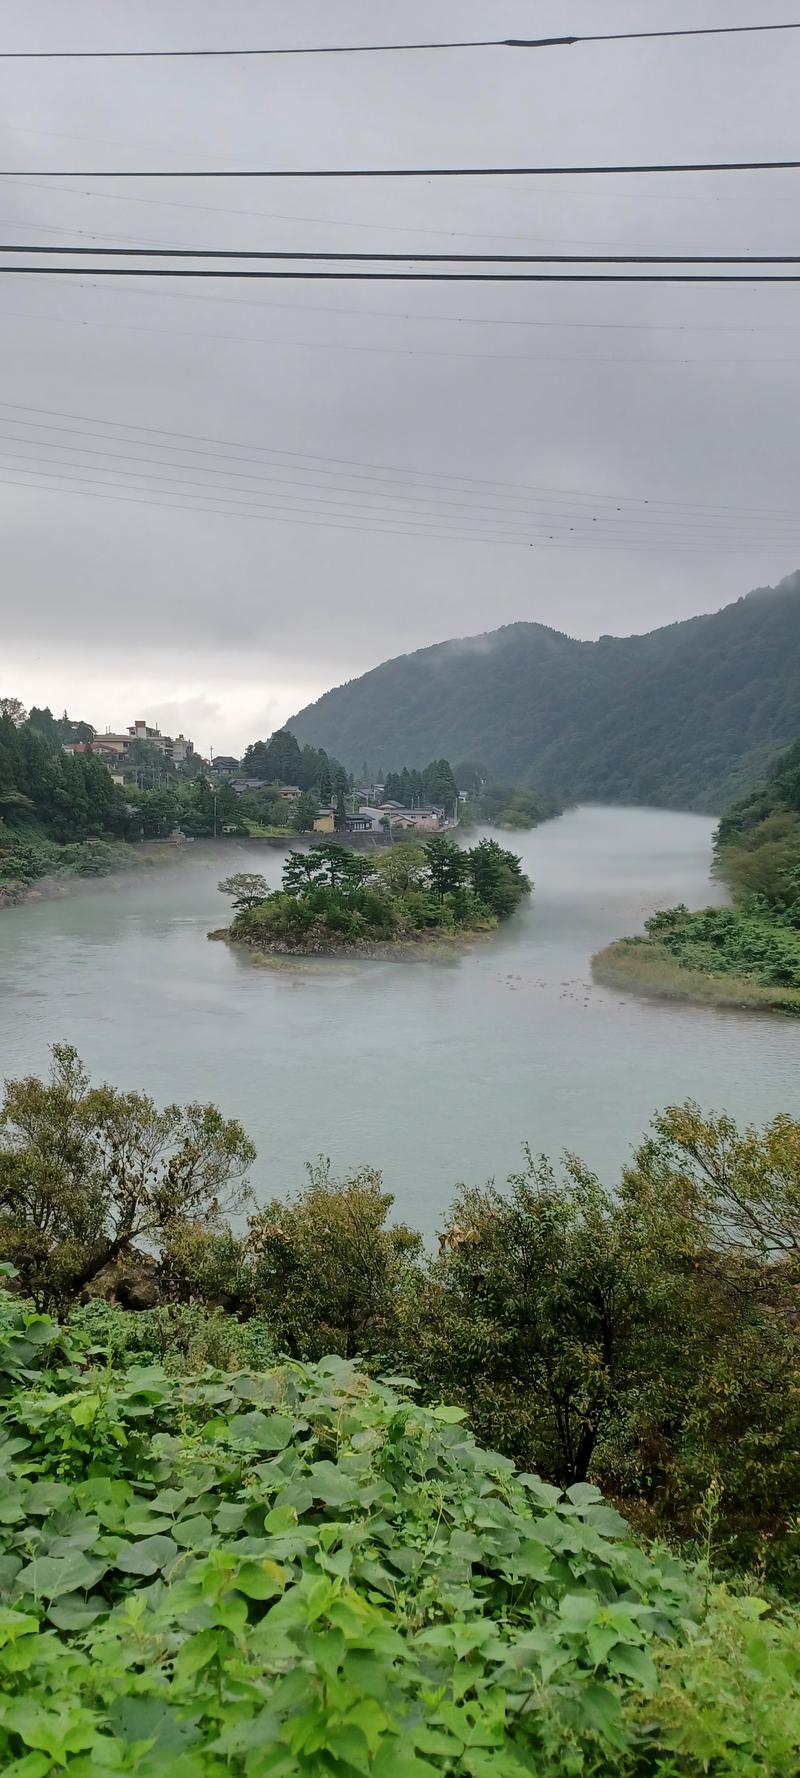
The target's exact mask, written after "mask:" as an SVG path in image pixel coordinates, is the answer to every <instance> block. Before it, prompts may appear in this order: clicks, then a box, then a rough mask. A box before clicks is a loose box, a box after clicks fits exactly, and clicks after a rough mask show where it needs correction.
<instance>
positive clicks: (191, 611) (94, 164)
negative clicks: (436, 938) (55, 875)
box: [0, 0, 800, 752]
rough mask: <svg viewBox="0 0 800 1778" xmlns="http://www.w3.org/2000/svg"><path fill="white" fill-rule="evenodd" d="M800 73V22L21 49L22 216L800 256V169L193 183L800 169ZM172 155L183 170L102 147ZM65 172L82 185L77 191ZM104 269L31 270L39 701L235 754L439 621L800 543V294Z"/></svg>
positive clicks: (547, 603)
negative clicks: (488, 40)
mask: <svg viewBox="0 0 800 1778" xmlns="http://www.w3.org/2000/svg"><path fill="white" fill-rule="evenodd" d="M789 10H791V9H789ZM786 12H787V8H786V5H785V0H758V5H756V4H755V0H669V4H667V0H661V4H656V0H650V3H649V4H648V5H647V6H645V5H644V4H643V0H403V5H402V6H400V5H398V4H390V3H389V0H297V3H296V4H293V5H292V6H289V5H287V4H285V3H283V4H281V3H279V0H227V4H226V5H225V7H224V8H221V7H220V6H219V5H218V4H216V3H215V4H211V0H191V4H189V0H159V4H157V5H156V4H155V3H151V0H138V4H137V5H136V7H134V8H131V7H130V6H129V5H127V4H123V0H71V3H70V5H69V7H68V8H67V7H65V6H64V5H63V0H30V3H29V4H28V5H26V6H25V7H19V8H14V9H11V10H7V13H6V16H5V18H4V22H3V30H2V43H0V48H4V49H5V50H12V49H15V50H36V49H38V50H42V49H51V50H52V49H58V48H61V49H88V48H95V49H97V48H149V49H158V48H162V49H163V48H172V49H175V48H192V47H195V48H196V47H230V46H232V45H233V46H235V45H239V46H245V45H248V44H250V45H257V44H261V45H268V44H272V45H281V44H283V45H288V44H295V45H298V44H308V45H310V44H313V43H315V42H316V43H332V42H341V43H345V42H352V43H356V42H358V41H361V42H365V41H372V42H375V41H391V40H393V39H394V40H401V39H411V40H414V39H426V40H432V39H436V38H437V37H445V38H447V37H452V36H456V37H472V36H475V37H484V36H507V35H508V36H514V35H517V36H518V35H528V36H530V35H532V34H535V35H547V34H555V33H563V32H565V31H569V32H575V33H580V32H590V31H615V30H626V29H627V30H635V29H642V28H644V29H655V28H657V27H658V26H659V25H663V26H669V27H671V28H672V29H675V28H677V27H679V26H681V25H685V26H687V27H695V28H696V27H698V26H699V25H701V24H706V25H723V24H736V23H741V24H744V23H748V22H754V21H758V22H759V23H762V24H764V23H768V22H770V21H774V22H780V21H781V20H782V18H784V17H785V16H786ZM799 71H800V32H798V33H796V34H789V33H787V34H783V33H779V32H776V33H774V34H764V35H763V36H741V37H730V38H725V37H717V38H713V37H712V38H707V39H702V38H695V39H690V40H683V41H681V40H680V39H678V40H673V41H666V42H665V41H660V42H656V43H653V42H650V43H647V42H638V43H630V42H629V43H616V44H606V45H601V44H586V45H577V46H575V47H573V48H570V49H563V50H550V51H546V52H545V51H543V52H532V51H529V52H520V51H517V52H514V51H510V50H504V49H482V50H474V51H473V50H463V51H452V52H446V53H445V52H443V53H438V54H435V55H434V54H431V55H427V56H426V55H422V54H411V53H409V54H404V55H391V56H383V57H382V56H378V55H375V56H372V55H364V56H358V57H354V58H348V57H345V56H342V57H329V58H326V57H319V58H316V57H312V56H308V57H300V58H297V59H296V60H294V59H291V58H288V57H287V58H277V59H275V60H272V61H270V60H259V59H256V58H254V59H248V60H245V59H233V60H211V59H209V60H204V61H203V60H197V61H180V60H172V61H140V62H137V61H122V62H114V61H99V62H98V61H95V62H81V61H69V62H67V61H62V62H47V61H24V60H19V61H15V60H9V61H0V168H1V169H2V173H0V232H1V233H2V239H3V240H4V241H5V242H6V243H8V242H20V243H26V244H37V245H39V246H47V245H49V246H53V245H56V244H61V245H67V244H72V245H73V246H75V245H81V246H84V247H94V248H96V249H97V250H98V251H99V250H100V249H101V248H102V246H103V245H104V244H105V245H106V246H107V247H110V246H133V245H137V244H138V245H145V246H153V245H162V246H184V247H217V248H229V249H231V248H233V249H237V248H238V249H246V248H249V249H254V248H262V249H263V248H272V249H295V250H298V251H299V250H314V249H317V250H320V251H332V250H338V251H340V252H341V251H353V252H364V251H366V250H369V249H371V250H373V251H375V252H379V251H384V252H387V251H389V252H398V251H403V250H405V251H408V252H418V253H419V252H432V251H438V252H442V253H445V252H460V253H525V252H532V253H559V252H561V253H577V254H580V253H590V252H595V253H596V252H599V251H602V252H607V253H629V252H633V253H684V254H685V253H689V254H692V253H725V252H731V253H737V254H750V253H762V254H765V253H778V254H780V253H790V252H792V251H793V250H796V230H794V229H793V228H792V226H791V225H792V223H793V221H794V219H795V217H796V208H797V190H798V180H800V173H797V172H775V173H761V174H756V173H750V174H748V173H742V174H738V173H737V174H733V173H729V174H716V175H712V174H709V175H706V174H703V175H693V174H682V175H681V174H678V175H675V174H672V175H668V174H664V175H659V176H646V175H627V176H613V177H600V178H598V177H591V176H588V175H583V176H578V175H571V176H569V177H565V178H554V177H550V178H547V177H539V178H517V179H505V180H504V179H501V178H492V179H489V178H487V179H469V178H461V179H457V180H455V179H454V180H426V179H424V178H417V179H408V180H397V181H385V182H381V181H379V180H358V181H347V180H345V179H342V180H299V179H295V180H291V179H287V180H274V181H258V180H254V179H241V180H224V181H205V182H204V181H200V180H192V179H191V178H190V177H189V173H190V172H191V170H192V168H195V169H196V168H199V167H203V166H205V167H209V166H217V167H226V168H242V167H247V166H250V167H254V166H255V167H257V166H262V167H265V166H273V167H295V168H296V167H302V166H317V167H321V166H329V167H345V166H347V165H351V166H353V165H358V164H362V165H373V166H374V165H377V166H384V167H389V166H392V165H394V166H399V165H406V166H407V165H412V166H415V165H420V166H422V165H426V164H428V165H431V164H438V165H458V164H465V163H466V164H471V165H476V164H477V165H486V166H499V165H503V164H505V165H508V164H515V163H516V164H520V163H522V164H530V163H536V164H542V163H544V164H550V165H553V164H564V163H566V164H569V165H573V164H575V163H578V164H581V163H582V164H588V163H597V162H600V163H603V162H614V163H617V162H626V161H634V162H653V161H659V160H662V161H676V160H677V161H680V160H746V159H781V158H787V157H790V156H793V155H794V156H796V155H797V149H798V143H797V131H796V115H797V104H796V95H797V84H798V72H799ZM146 167H151V168H165V169H169V170H172V169H174V170H175V177H174V179H169V180H158V181H152V182H147V181H145V180H141V179H139V180H136V179H131V180H126V181H119V180H110V181H105V182H103V181H100V182H95V183H93V182H92V179H91V177H90V175H91V173H92V172H97V171H99V170H101V169H103V168H106V169H108V168H117V169H124V168H131V169H140V170H141V169H142V168H146ZM56 169H66V170H70V171H72V172H74V173H75V174H76V177H74V178H70V179H65V180H63V181H60V182H57V183H56V182H55V181H53V180H52V178H51V179H48V177H47V175H48V173H50V174H52V173H53V171H54V170H56ZM77 175H80V177H78V176H77ZM39 259H40V262H41V256H39ZM17 262H18V263H19V262H20V256H19V255H18V256H17ZM12 263H14V260H13V257H12V256H10V255H9V254H8V253H0V265H5V266H7V265H10V264H12ZM23 263H24V261H23ZM45 263H47V261H45ZM50 263H54V262H53V261H51V262H50ZM62 263H63V261H62ZM66 263H67V264H78V263H79V261H77V260H74V259H73V260H67V262H66ZM93 263H94V262H93V260H92V258H91V257H90V258H89V259H88V261H87V262H86V264H85V270H84V271H83V272H82V275H81V276H80V277H64V278H58V277H29V276H16V275H15V276H13V277H9V276H6V277H2V276H0V328H1V329H2V335H1V336H0V337H2V341H3V348H2V376H1V377H0V536H1V537H2V546H3V571H2V582H1V583H0V584H2V662H1V663H0V666H1V671H0V692H2V693H3V694H5V695H16V696H19V697H21V698H22V699H23V700H24V701H25V702H26V703H28V704H30V703H32V702H35V703H37V704H40V705H41V704H45V703H49V704H50V705H51V706H52V708H53V709H54V710H56V711H57V712H60V711H61V710H62V709H63V708H64V707H65V706H66V707H68V709H69V711H70V714H72V715H75V716H79V717H81V718H83V719H86V720H89V721H91V722H93V723H94V724H95V725H96V726H97V727H98V728H106V727H111V728H114V729H118V728H119V727H121V726H127V725H128V724H129V723H130V722H132V721H133V720H134V718H135V717H144V718H145V719H146V720H147V721H148V722H153V723H158V724H159V725H160V726H161V728H162V729H163V730H164V731H165V732H177V731H178V730H183V732H185V733H187V734H189V735H190V736H191V737H192V738H193V739H194V741H195V745H196V746H198V747H199V748H200V749H201V750H202V751H203V752H207V751H208V748H209V747H210V746H213V747H214V750H215V751H216V752H229V751H234V752H238V751H240V750H241V749H242V748H243V747H244V745H245V744H246V743H247V742H248V741H249V740H252V739H254V738H256V737H258V736H263V735H268V734H269V733H270V732H271V731H272V730H273V729H274V728H275V727H277V726H279V725H280V724H281V723H283V722H284V721H285V720H286V719H287V718H288V717H289V716H290V715H291V714H292V712H293V711H295V710H297V709H298V708H299V707H300V706H302V705H303V704H305V703H306V702H308V701H309V700H310V699H312V698H313V697H315V696H317V695H319V694H320V693H321V692H323V691H324V690H326V689H327V688H328V687H330V686H332V685H336V684H339V683H341V682H342V681H343V680H346V679H350V678H354V677H356V676H357V675H358V674H360V673H362V672H364V671H365V670H366V669H368V668H369V667H371V666H374V665H376V664H377V663H378V662H379V661H381V660H384V659H386V658H388V657H391V656H393V655H397V654H402V653H406V652H408V651H409V650H412V649H415V648H419V647H423V646H425V645H426V644H428V643H432V642H436V641H440V640H443V639H444V638H447V637H452V636H458V635H468V634H473V633H476V632H480V631H484V630H489V629H493V628H495V627H496V626H498V625H500V624H504V623H511V622H516V621H518V620H520V619H527V620H536V621H539V622H542V623H546V624H550V625H553V626H554V627H556V628H559V629H563V630H566V631H568V632H569V633H570V634H572V635H575V636H582V637H594V636H597V635H600V634H608V633H610V634H629V633H631V632H633V631H644V630H648V629H652V628H654V627H656V626H658V625H661V624H665V623H671V622H673V621H675V620H677V619H680V618H684V617H687V616H690V615H692V614H694V613H697V612H703V611H711V610H715V609H717V608H719V606H721V605H723V604H726V603H728V602H730V601H731V600H733V599H736V598H739V597H740V596H741V595H743V594H745V593H746V592H748V591H749V590H750V589H751V588H752V587H754V586H759V585H767V584H772V583H774V582H776V581H777V580H779V579H781V578H782V576H784V575H785V574H788V573H790V572H792V571H793V570H794V569H796V568H797V567H798V565H800V515H797V514H796V504H797V483H798V425H797V412H798V391H799V390H800V310H798V301H797V292H798V289H800V286H792V285H784V286H781V285H777V286H776V287H775V288H774V289H767V288H765V287H764V286H763V285H762V286H757V285H752V284H742V285H736V284H731V285H716V286H715V285H705V286H700V287H698V288H697V289H687V288H685V287H683V286H681V285H670V284H667V285H663V286H661V287H659V286H657V285H653V284H640V285H636V284H632V285H628V286H625V285H605V286H603V285H592V284H588V283H587V284H578V285H572V286H570V285H564V284H558V283H555V284H552V285H550V286H547V285H536V284H528V285H526V284H521V285H520V286H519V288H514V287H513V286H509V285H507V284H502V283H496V284H489V285H487V287H486V288H485V289H483V288H479V287H477V286H475V285H474V284H458V283H451V284H440V283H433V284H416V283H415V284H411V285H410V286H409V287H407V288H401V287H400V286H399V285H398V284H392V283H380V282H377V283H374V282H373V283H366V282H365V283H351V282H330V283H325V282H319V283H314V282H307V283H299V282H292V281H285V282H275V283H271V282H249V281H248V282H238V281H235V280H225V281H220V282H216V281H213V280H202V281H197V282H195V281H194V280H189V279H181V280H176V279H171V278H169V277H167V278H158V279H155V278H149V277H142V278H131V277H129V276H126V275H121V276H119V277H114V278H108V279H106V280H102V279H98V278H95V279H94V280H93V277H92V266H93ZM104 263H106V264H114V263H116V264H117V265H118V266H121V267H122V268H124V270H125V271H129V269H130V266H129V265H128V262H126V260H125V259H122V260H119V259H118V260H116V261H113V260H111V261H105V262H104ZM131 263H132V264H133V263H135V262H131ZM400 269H401V270H402V269H407V268H406V267H401V268H400ZM487 269H488V268H487ZM734 269H735V268H734Z"/></svg>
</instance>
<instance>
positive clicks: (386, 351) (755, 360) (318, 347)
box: [0, 286, 800, 369]
mask: <svg viewBox="0 0 800 1778" xmlns="http://www.w3.org/2000/svg"><path fill="white" fill-rule="evenodd" d="M81 288H83V286H81ZM123 288H124V287H123ZM139 294H144V292H139ZM256 306H259V305H256ZM263 306H264V307H265V308H267V307H273V306H274V307H277V308H288V307H291V305H290V304H281V303H279V304H275V305H272V304H264V305H263ZM295 312H297V311H296V310H295ZM301 312H302V313H310V314H313V313H314V311H313V310H309V311H301ZM339 312H340V311H338V310H337V311H335V313H339ZM341 312H343V313H348V312H350V313H352V314H358V313H359V311H358V310H357V309H353V310H351V311H346V310H345V311H341ZM0 314H2V315H3V316H4V317H6V318H8V319H10V320H16V321H27V322H29V323H33V324H34V325H36V324H37V323H41V322H42V321H44V322H46V324H47V325H48V326H52V325H53V324H55V325H56V326H59V327H78V328H83V330H84V331H85V332H93V331H94V330H95V329H97V328H103V329H109V330H110V331H111V332H122V333H152V334H159V335H163V336H164V337H168V338H173V339H185V340H221V341H224V342H225V343H226V344H229V345H236V346H259V347H261V346H269V347H272V348H273V349H278V348H280V350H281V351H292V352H357V353H366V354H367V355H368V356H372V357H375V356H378V357H390V358H391V357H395V358H460V359H463V358H467V359H484V360H486V361H487V362H488V363H490V364H539V365H548V364H584V365H587V366H590V367H591V366H594V365H604V364H647V365H652V366H655V367H657V366H661V367H662V368H668V369H672V368H674V367H676V366H679V367H682V368H684V367H686V368H688V367H689V366H691V365H706V364H738V365H752V366H760V365H769V364H800V357H797V356H796V355H794V356H792V355H788V356H787V355H785V354H784V355H781V356H776V355H775V354H772V355H770V356H766V355H764V354H763V353H762V354H753V353H750V354H749V355H747V356H744V357H742V356H741V355H739V356H732V355H728V356H721V355H720V354H716V355H714V356H712V357H709V356H708V355H707V354H706V355H698V354H695V355H694V356H692V357H678V356H676V355H674V354H672V355H670V356H664V355H663V354H662V355H661V356H657V357H653V356H649V357H647V356H644V355H643V354H639V356H638V357H631V356H622V355H619V354H617V355H611V354H608V353H603V354H597V353H591V352H582V353H575V352H479V351H469V350H463V349H461V348H455V349H449V348H446V347H445V348H442V347H439V346H376V345H366V344H364V343H363V342H360V341H354V340H309V339H286V338H285V337H282V336H280V335H276V334H265V333H244V334H243V333H220V332H219V331H217V330H215V329H213V328H195V327H167V326H165V327H158V326H153V325H150V326H148V325H147V324H146V323H141V322H140V323H136V322H133V321H106V320H101V319H98V318H97V317H93V318H92V319H91V320H85V319H83V318H82V317H81V316H80V315H51V314H47V315H42V314H34V313H33V312H32V311H31V310H30V309H0ZM402 318H403V319H404V320H405V319H412V320H413V319H415V318H416V317H413V316H412V317H406V316H404V317H402ZM436 319H439V317H436ZM455 319H461V317H455ZM509 325H510V326H514V325H519V326H525V325H526V323H525V322H519V323H518V324H517V323H513V322H510V323H509ZM536 325H537V323H536V322H531V326H536ZM558 325H559V323H558V322H552V323H551V322H542V323H541V326H543V327H548V326H553V327H557V326H558ZM563 325H564V326H566V327H570V326H573V325H574V326H586V327H590V326H591V325H592V323H591V322H584V323H580V322H575V323H572V322H564V323H563ZM597 325H598V326H599V327H603V326H612V325H614V326H616V327H617V329H618V330H619V328H622V327H623V324H622V323H619V324H616V323H613V324H612V323H610V322H608V323H605V322H598V323H597ZM667 331H670V330H669V329H667ZM672 331H677V332H682V331H692V330H691V329H688V330H687V329H681V328H678V329H674V330H672ZM699 331H701V332H702V331H708V332H714V331H716V330H715V329H713V328H708V329H702V328H701V329H700V330H699ZM719 331H721V332H726V331H727V332H749V333H758V332H769V331H771V330H770V329H768V328H763V329H760V328H757V327H750V328H738V329H737V328H727V329H726V328H724V327H723V328H721V329H720V330H719ZM772 331H775V330H774V329H773V330H772Z"/></svg>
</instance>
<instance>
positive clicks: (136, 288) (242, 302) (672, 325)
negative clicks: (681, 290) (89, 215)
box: [34, 274, 800, 338]
mask: <svg viewBox="0 0 800 1778" xmlns="http://www.w3.org/2000/svg"><path fill="white" fill-rule="evenodd" d="M78 288H79V289H81V290H100V289H102V288H103V287H102V286H101V285H99V284H93V283H92V282H91V278H90V276H89V275H88V274H87V277H86V280H85V282H84V283H82V284H80V285H79V286H78ZM111 289H112V290H113V294H114V295H115V296H123V295H125V294H126V293H127V294H128V295H130V296H144V297H153V298H155V300H156V301H157V302H161V301H164V300H166V301H167V302H180V303H204V304H205V305H206V306H208V305H209V304H212V305H213V306H214V308H226V309H259V310H260V309H283V310H287V311H288V312H289V313H290V314H292V315H302V316H305V315H311V316H312V317H313V316H314V315H355V316H357V317H358V319H359V320H361V319H362V317H363V316H365V315H366V316H369V318H370V319H371V320H375V321H384V320H389V321H435V322H437V323H439V324H440V325H444V326H450V325H452V324H453V323H455V324H457V325H458V326H463V327H537V328H547V329H549V330H551V329H553V328H556V329H559V330H563V329H565V328H567V329H579V330H580V331H582V332H585V331H587V330H590V331H598V330H599V331H610V332H614V333H629V332H635V333H798V332H800V323H798V322H792V321H783V322H781V321H774V322H769V323H767V324H764V323H761V322H754V321H751V322H746V321H742V322H719V323H716V322H707V321H706V322H703V321H697V322H694V321H680V322H670V321H542V320H538V319H532V318H530V317H525V318H522V319H520V318H519V317H514V316H512V315H508V316H502V315H453V314H448V313H447V312H445V313H443V314H438V315H435V314H433V313H432V311H431V310H430V309H427V310H419V309H364V308H360V307H359V308H348V307H345V306H344V304H342V303H337V304H336V305H335V306H332V305H331V304H330V303H314V304H313V305H311V306H309V307H303V308H298V306H297V303H296V302H280V301H277V302H276V301H266V302H265V301H264V299H263V298H261V299H256V298H255V297H246V296H212V295H211V294H210V292H203V293H202V294H201V293H199V292H197V291H193V290H148V289H147V287H146V285H143V284H139V285H133V286H129V285H126V284H117V285H112V286H111ZM104 294H105V292H104ZM34 318H40V317H34ZM47 319H48V320H49V319H50V317H49V316H48V317H47ZM76 324H77V325H85V323H82V322H81V321H80V319H79V318H77V317H76ZM92 325H100V326H102V325H108V326H112V325H121V324H119V323H116V324H115V323H111V322H109V323H102V322H101V323H95V322H93V323H92ZM231 337H235V336H231ZM242 337H243V338H244V337H249V336H244V335H243V336H242Z"/></svg>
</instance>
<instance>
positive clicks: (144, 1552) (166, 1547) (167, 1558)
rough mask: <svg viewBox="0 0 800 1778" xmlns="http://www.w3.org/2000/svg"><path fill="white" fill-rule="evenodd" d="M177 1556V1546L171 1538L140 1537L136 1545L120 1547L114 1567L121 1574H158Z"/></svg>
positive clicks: (125, 1544)
mask: <svg viewBox="0 0 800 1778" xmlns="http://www.w3.org/2000/svg"><path fill="white" fill-rule="evenodd" d="M177 1554H178V1546H177V1544H176V1543H174V1542H173V1540H172V1538H171V1537H164V1536H156V1537H142V1538H140V1539H139V1542H138V1543H124V1544H121V1545H120V1547H119V1549H118V1551H117V1554H116V1556H115V1558H114V1567H115V1568H118V1569H120V1571H121V1572H122V1573H123V1574H141V1575H145V1576H147V1575H151V1574H158V1573H159V1572H160V1570H161V1569H162V1568H165V1567H166V1565H167V1563H168V1562H172V1561H174V1559H175V1557H176V1556H177Z"/></svg>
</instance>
